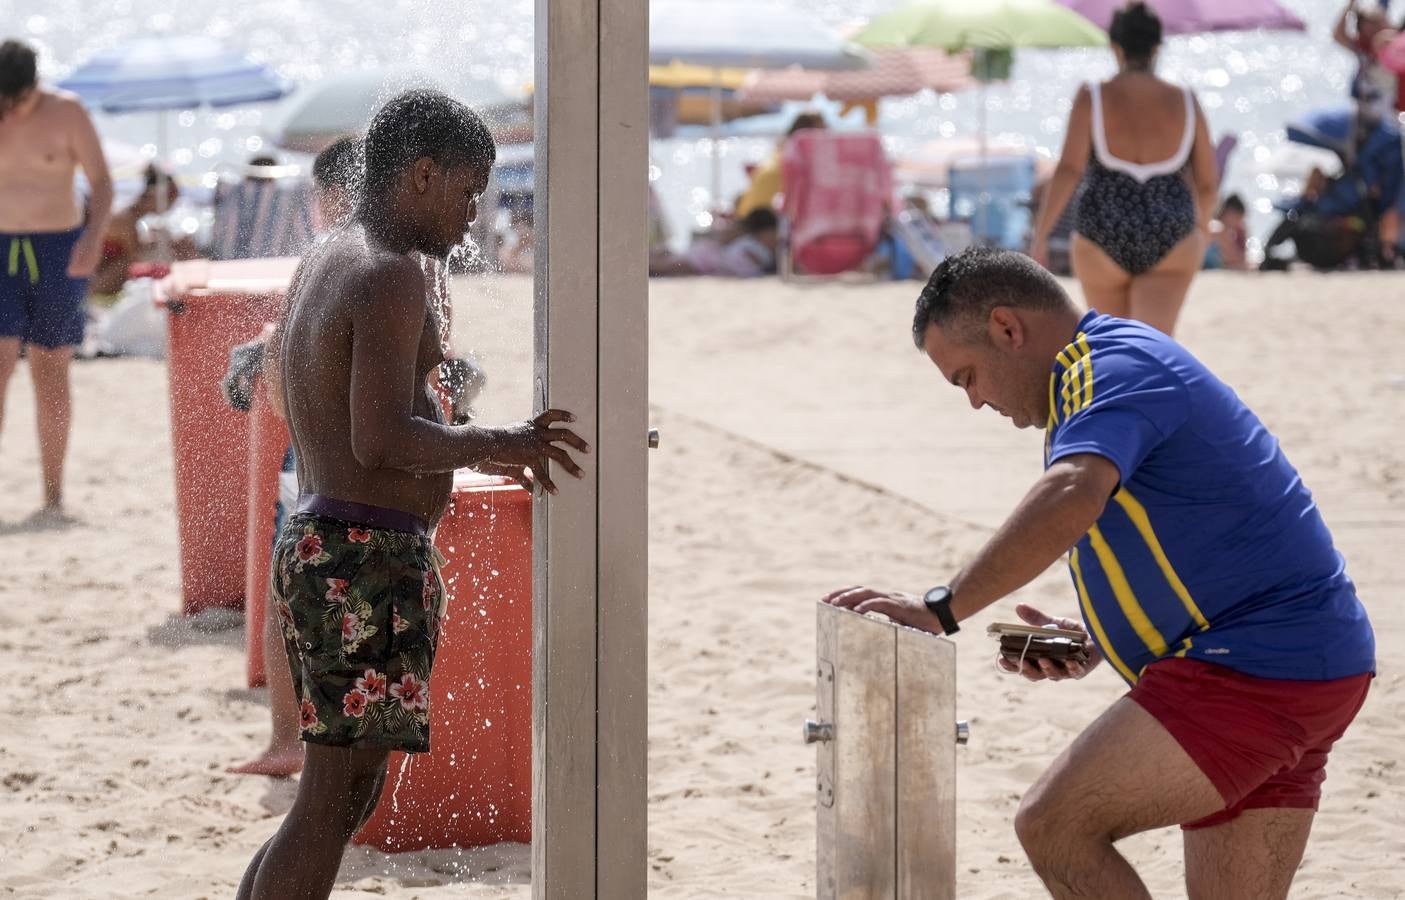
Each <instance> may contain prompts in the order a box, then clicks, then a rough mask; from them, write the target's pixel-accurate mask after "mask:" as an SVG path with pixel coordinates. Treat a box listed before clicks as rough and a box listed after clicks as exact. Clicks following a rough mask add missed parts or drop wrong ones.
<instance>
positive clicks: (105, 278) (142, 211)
mask: <svg viewBox="0 0 1405 900" xmlns="http://www.w3.org/2000/svg"><path fill="white" fill-rule="evenodd" d="M163 180H164V181H165V183H166V203H165V207H164V208H166V209H169V208H170V206H171V204H172V203H174V202H175V201H176V198H177V197H179V196H180V188H179V187H178V186H177V185H176V183H175V181H173V180H171V179H170V178H165V179H163V178H162V177H161V171H160V170H159V169H157V168H156V167H155V166H147V167H146V172H145V173H144V177H143V185H142V191H141V193H140V194H138V195H137V196H136V199H134V200H133V201H132V202H131V203H130V204H129V205H127V206H126V207H125V208H123V209H121V210H119V211H118V212H116V213H114V214H113V216H112V220H111V221H110V222H108V224H107V232H106V233H105V234H104V235H103V238H102V262H100V263H98V269H97V271H96V272H94V273H93V277H92V280H91V281H90V282H89V285H88V287H89V291H90V294H89V299H91V300H94V301H96V302H97V303H98V304H99V305H102V306H111V305H112V304H113V303H115V302H116V301H117V296H118V295H119V294H121V293H122V286H123V285H124V284H126V283H127V270H128V268H129V267H130V266H131V264H132V263H134V262H138V261H139V260H141V259H142V258H143V256H144V255H145V251H146V249H147V247H146V246H145V245H144V243H143V242H142V240H141V236H140V233H139V231H138V229H137V225H138V223H140V222H141V220H142V219H144V218H146V217H147V216H149V215H151V214H153V213H155V212H156V211H157V210H158V209H160V208H162V206H161V204H160V202H159V201H160V185H161V182H162V181H163Z"/></svg>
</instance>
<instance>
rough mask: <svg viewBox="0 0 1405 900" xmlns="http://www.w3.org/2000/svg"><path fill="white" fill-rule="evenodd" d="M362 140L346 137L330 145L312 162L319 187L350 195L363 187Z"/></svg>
mask: <svg viewBox="0 0 1405 900" xmlns="http://www.w3.org/2000/svg"><path fill="white" fill-rule="evenodd" d="M361 168H362V163H361V139H360V138H354V137H344V138H341V139H340V140H337V141H335V142H333V143H331V144H329V145H328V146H327V147H326V148H325V149H324V150H323V151H322V152H321V153H319V154H317V158H316V159H314V160H313V161H312V180H313V181H314V182H316V184H317V186H318V187H321V188H328V187H338V188H341V189H342V190H344V191H347V192H348V193H350V192H354V191H355V190H356V189H357V188H359V187H360V186H361Z"/></svg>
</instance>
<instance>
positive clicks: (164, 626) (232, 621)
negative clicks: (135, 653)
mask: <svg viewBox="0 0 1405 900" xmlns="http://www.w3.org/2000/svg"><path fill="white" fill-rule="evenodd" d="M146 640H147V643H149V644H154V645H156V646H158V647H193V646H196V645H201V644H205V645H211V646H217V647H243V646H244V614H243V613H242V612H240V611H239V610H237V609H222V608H217V607H215V608H210V609H203V610H201V611H200V612H198V613H196V614H195V615H193V616H187V615H182V614H181V613H172V614H171V615H170V616H169V617H168V618H167V619H166V621H165V622H162V623H161V624H160V625H153V626H152V627H150V628H148V629H147V630H146Z"/></svg>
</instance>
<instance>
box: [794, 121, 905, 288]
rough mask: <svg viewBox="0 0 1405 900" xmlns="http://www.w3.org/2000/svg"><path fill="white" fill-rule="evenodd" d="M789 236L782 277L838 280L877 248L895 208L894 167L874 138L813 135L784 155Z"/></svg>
mask: <svg viewBox="0 0 1405 900" xmlns="http://www.w3.org/2000/svg"><path fill="white" fill-rule="evenodd" d="M781 177H782V179H783V182H784V184H785V193H784V197H783V199H782V204H781V210H780V211H781V213H782V214H784V216H785V218H786V220H787V224H788V230H789V233H788V238H787V240H786V246H785V247H784V248H783V250H782V253H781V274H782V276H785V275H787V274H789V273H790V271H791V270H792V267H793V270H794V271H796V272H799V273H802V274H806V275H836V274H838V273H840V272H847V271H849V270H851V269H854V268H857V267H858V266H859V265H860V264H861V263H863V261H864V260H865V259H866V258H867V257H868V255H869V254H870V253H872V252H873V251H874V249H875V248H876V247H877V246H878V240H879V237H880V236H881V235H882V232H883V223H884V221H885V220H886V219H887V218H888V215H889V213H890V212H891V211H892V209H893V167H892V164H891V163H890V162H889V161H888V156H887V154H885V153H884V152H883V144H882V142H881V141H880V140H879V138H878V135H877V134H876V133H874V132H869V131H864V132H833V131H824V130H819V129H806V130H804V131H800V132H797V133H795V134H794V135H792V136H791V137H790V139H789V140H788V141H787V142H786V145H785V151H784V153H783V155H782V157H781Z"/></svg>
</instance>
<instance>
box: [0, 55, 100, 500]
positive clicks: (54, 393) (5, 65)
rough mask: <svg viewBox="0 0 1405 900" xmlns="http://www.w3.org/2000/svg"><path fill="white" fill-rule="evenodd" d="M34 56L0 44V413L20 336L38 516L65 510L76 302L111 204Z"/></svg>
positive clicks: (93, 152) (87, 127)
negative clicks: (39, 476)
mask: <svg viewBox="0 0 1405 900" xmlns="http://www.w3.org/2000/svg"><path fill="white" fill-rule="evenodd" d="M35 63H36V60H35V54H34V50H33V49H31V48H30V47H28V46H26V45H24V44H21V43H19V42H18V41H5V42H4V43H3V44H0V421H3V418H4V411H5V393H6V389H7V388H8V386H9V382H10V376H11V375H12V374H13V373H14V371H15V366H16V365H17V364H18V363H19V357H20V346H21V345H26V346H27V347H28V360H29V372H30V377H31V378H32V379H33V381H34V396H35V407H36V415H35V418H36V419H37V420H38V426H39V456H40V462H41V466H42V470H43V479H44V505H43V507H42V508H41V509H40V510H39V512H38V513H36V514H35V517H34V521H36V522H39V523H41V524H42V523H54V522H59V521H61V520H62V519H63V463H64V456H65V455H66V453H67V450H68V432H69V423H70V421H71V418H72V404H71V402H70V398H69V380H68V366H69V362H70V361H71V360H72V359H73V348H74V347H75V346H77V345H79V344H81V343H82V342H83V302H84V299H85V298H86V296H87V293H88V277H89V276H90V275H92V274H93V270H94V269H96V268H97V265H98V260H99V258H100V256H101V252H102V236H103V232H104V231H105V230H106V228H107V220H108V216H109V214H110V213H111V211H112V178H111V176H110V175H109V173H108V170H107V161H106V160H105V159H104V158H103V153H102V143H101V142H100V141H99V140H98V133H97V130H96V129H95V128H94V127H93V122H92V120H91V119H90V118H88V114H87V112H86V111H85V110H84V109H83V106H82V104H80V103H79V102H78V98H77V97H75V96H74V95H72V94H70V93H67V92H64V91H56V90H51V89H49V88H46V87H44V86H42V85H40V84H39V81H38V75H37V67H36V64H35ZM80 166H81V167H82V169H83V174H84V175H86V176H87V178H88V184H89V185H90V186H91V193H90V194H89V196H88V203H87V206H88V208H87V215H86V218H85V216H84V211H83V209H81V208H80V207H79V205H78V200H77V197H76V195H75V193H74V175H75V173H76V172H77V170H78V168H79V167H80Z"/></svg>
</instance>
